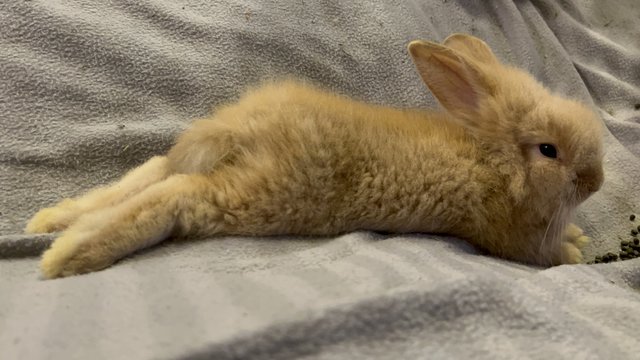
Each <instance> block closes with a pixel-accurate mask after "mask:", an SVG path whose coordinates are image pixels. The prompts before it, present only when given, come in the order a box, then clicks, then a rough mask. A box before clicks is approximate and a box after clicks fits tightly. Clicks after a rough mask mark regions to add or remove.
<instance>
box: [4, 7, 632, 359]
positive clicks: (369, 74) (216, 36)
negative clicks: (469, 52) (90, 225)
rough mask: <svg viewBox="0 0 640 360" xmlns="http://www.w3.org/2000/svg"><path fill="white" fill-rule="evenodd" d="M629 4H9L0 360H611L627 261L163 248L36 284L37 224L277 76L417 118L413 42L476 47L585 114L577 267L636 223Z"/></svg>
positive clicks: (337, 246)
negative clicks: (588, 193) (601, 164)
mask: <svg viewBox="0 0 640 360" xmlns="http://www.w3.org/2000/svg"><path fill="white" fill-rule="evenodd" d="M638 19H640V6H638V4H637V0H615V1H606V2H605V1H597V0H575V1H553V0H530V1H528V0H517V1H506V0H502V1H500V0H496V1H464V0H407V1H382V0H351V1H340V0H288V1H276V0H245V1H237V0H235V1H234V0H216V1H204V0H202V1H201V0H142V1H139V0H129V1H126V0H120V1H116V0H111V1H98V0H84V1H82V0H30V1H27V0H24V1H22V0H21V1H3V2H1V3H0V136H1V137H0V190H1V193H0V194H1V195H0V234H1V237H0V358H2V359H204V358H210V359H291V358H306V359H370V358H386V359H409V358H429V359H452V358H475V359H516V358H517V359H524V358H535V359H556V358H565V359H625V358H628V359H632V358H638V354H639V353H640V338H639V336H638V334H639V331H640V294H639V293H638V291H637V289H638V287H639V286H640V259H637V260H629V261H624V262H616V263H611V264H600V265H577V266H560V267H554V268H549V269H542V268H535V267H528V266H524V265H521V264H517V263H513V262H508V261H503V260H499V259H496V258H492V257H487V256H482V255H480V254H478V253H477V252H476V251H475V250H474V249H473V248H472V247H470V246H469V245H467V244H466V243H464V242H462V241H459V240H456V239H449V238H440V237H434V236H429V235H425V234H414V235H407V236H393V235H380V234H374V233H367V232H361V233H353V234H347V235H344V236H340V237H337V238H322V239H298V238H270V239H255V238H254V239H251V238H220V239H210V240H206V241H187V242H181V243H167V244H165V245H163V246H159V247H156V248H154V249H151V250H148V251H145V252H143V253H141V254H139V255H137V256H135V257H131V258H128V259H126V260H124V261H122V262H120V263H118V264H117V265H115V266H113V267H111V268H109V269H107V270H105V271H101V272H97V273H93V274H89V275H84V276H77V277H71V278H66V279H60V280H53V281H42V280H40V279H39V275H38V270H37V263H38V255H39V253H40V252H41V251H42V250H43V249H44V248H46V247H47V246H48V244H49V243H50V241H51V240H52V238H53V237H52V236H49V235H44V236H26V235H24V234H23V233H22V228H23V226H24V225H25V222H26V220H27V219H28V218H29V217H30V216H31V215H32V214H33V213H34V212H35V211H36V210H37V209H38V208H40V207H43V206H47V205H50V204H52V203H54V202H55V201H57V200H58V199H60V198H62V197H68V196H74V195H78V194H80V193H82V192H83V191H85V190H87V189H89V188H91V187H93V186H96V185H100V184H105V183H107V182H110V181H112V180H114V179H116V178H118V177H119V176H120V175H122V174H123V173H124V172H125V171H126V170H127V169H129V168H131V167H133V166H136V165H137V164H140V163H141V162H143V161H144V160H145V159H147V158H148V157H150V156H152V155H154V154H161V153H164V152H165V151H166V150H167V149H168V148H169V147H170V146H171V143H172V140H173V138H174V136H175V135H176V134H177V133H178V132H180V131H181V130H182V129H183V128H184V127H186V126H187V124H188V123H189V122H190V121H192V120H193V119H195V118H198V117H200V116H204V115H205V114H207V113H208V112H209V111H210V110H211V108H213V107H215V106H216V105H218V104H220V103H222V102H226V101H232V100H233V99H236V98H237V96H238V95H239V94H240V93H241V92H242V91H243V90H244V89H245V88H246V87H247V86H248V85H252V84H255V83H256V82H258V81H259V80H262V79H264V78H268V77H278V76H285V75H294V76H297V77H300V78H304V79H309V80H312V81H314V82H317V83H319V84H321V85H323V86H326V87H329V88H332V89H335V90H336V91H339V92H341V93H344V94H348V95H351V96H353V97H355V98H357V99H361V100H367V101H371V102H375V103H379V104H386V105H392V106H412V107H428V106H436V103H435V101H434V99H433V98H432V97H431V95H429V94H428V91H427V90H426V89H425V87H424V86H423V85H422V83H421V81H420V79H419V78H418V76H417V74H416V72H415V70H414V69H413V65H412V64H411V62H410V60H409V58H408V56H407V54H406V50H405V47H406V44H407V43H408V42H409V41H410V40H412V39H418V38H421V39H432V40H443V39H444V38H445V37H446V36H447V35H449V34H450V33H453V32H467V33H472V34H474V35H477V36H479V37H481V38H483V39H485V40H486V41H487V42H488V43H489V45H490V46H491V47H492V48H493V49H494V50H495V52H496V54H497V55H498V57H500V58H501V59H502V60H504V61H506V62H509V63H512V64H516V65H518V66H521V67H523V68H526V69H528V70H529V71H531V72H532V73H533V74H534V75H535V76H536V77H537V78H538V79H539V80H541V81H543V82H544V83H545V84H546V85H547V86H548V87H550V88H552V89H553V90H555V91H557V92H560V93H563V94H567V95H569V96H572V97H574V98H577V99H581V100H583V101H585V102H587V103H591V104H592V105H593V106H595V107H597V108H598V109H599V111H600V114H601V116H602V119H603V121H604V122H605V124H606V127H607V129H608V133H607V136H606V152H607V153H606V161H605V166H606V177H607V179H606V182H605V185H604V187H603V189H602V190H601V191H600V192H599V193H598V194H596V195H595V196H593V197H592V198H591V199H590V200H589V201H588V202H587V203H586V204H584V206H583V207H582V209H581V211H580V213H579V215H578V220H577V222H578V223H579V225H581V226H582V227H584V229H585V230H586V232H587V233H588V234H589V235H591V236H592V237H593V239H594V240H593V243H592V244H591V245H590V246H589V247H588V248H587V250H586V252H587V260H590V259H592V258H593V257H594V256H595V255H597V254H601V253H605V252H608V251H616V250H617V249H618V247H619V243H620V240H621V239H627V238H628V237H629V236H630V235H629V232H630V230H631V228H632V227H633V226H637V225H638V224H640V221H638V220H636V222H635V223H634V222H632V221H630V220H629V215H630V214H631V213H633V212H634V211H638V212H640V206H639V205H640V160H639V157H640V124H639V122H640V105H639V104H640V88H639V86H640V21H639V20H638Z"/></svg>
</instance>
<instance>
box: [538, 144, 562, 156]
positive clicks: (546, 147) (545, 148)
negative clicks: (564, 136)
mask: <svg viewBox="0 0 640 360" xmlns="http://www.w3.org/2000/svg"><path fill="white" fill-rule="evenodd" d="M538 148H539V149H540V153H541V154H542V155H544V156H546V157H548V158H552V159H555V158H557V157H558V152H557V151H556V147H555V146H553V145H551V144H540V146H539V147H538Z"/></svg>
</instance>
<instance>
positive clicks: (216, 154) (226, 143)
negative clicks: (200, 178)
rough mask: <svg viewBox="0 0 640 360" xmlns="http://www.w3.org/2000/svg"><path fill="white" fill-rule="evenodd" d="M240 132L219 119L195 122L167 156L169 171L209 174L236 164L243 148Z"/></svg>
mask: <svg viewBox="0 0 640 360" xmlns="http://www.w3.org/2000/svg"><path fill="white" fill-rule="evenodd" d="M237 130H238V129H235V128H234V127H233V125H232V124H229V123H225V122H223V121H218V120H217V119H205V120H198V121H195V122H194V123H193V124H192V125H191V126H190V128H189V129H188V130H187V131H185V132H184V133H183V134H182V135H181V136H180V137H179V138H178V141H177V142H176V144H175V145H174V146H173V148H171V150H170V151H169V153H168V154H167V159H168V162H169V168H170V169H171V171H172V172H173V173H176V174H197V173H199V174H207V173H210V172H211V171H212V170H213V169H214V168H215V167H216V166H217V165H219V164H221V163H230V162H232V161H233V159H234V158H235V155H237V151H235V150H237V149H238V148H239V146H240V144H239V143H238V140H239V139H238V138H239V136H238V135H239V134H238V131H237Z"/></svg>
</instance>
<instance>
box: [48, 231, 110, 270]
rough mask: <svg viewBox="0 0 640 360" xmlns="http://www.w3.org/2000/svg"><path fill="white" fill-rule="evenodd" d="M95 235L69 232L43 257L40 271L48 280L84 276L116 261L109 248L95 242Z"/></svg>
mask: <svg viewBox="0 0 640 360" xmlns="http://www.w3.org/2000/svg"><path fill="white" fill-rule="evenodd" d="M94 235H95V233H93V232H91V231H89V232H86V231H84V232H78V231H67V232H65V233H63V234H62V236H60V237H59V238H57V239H56V240H55V241H54V242H53V244H52V245H51V247H50V248H49V250H47V251H45V253H44V254H43V255H42V261H41V262H40V270H41V271H42V274H43V275H44V277H45V278H47V279H53V278H57V277H64V276H71V275H78V274H84V273H88V272H92V271H97V270H101V269H104V268H106V267H108V266H109V265H111V264H113V262H114V261H115V259H114V257H113V256H112V254H111V253H110V252H109V250H108V249H107V247H105V246H102V245H103V244H102V245H101V244H100V243H99V242H96V241H93V239H92V237H94Z"/></svg>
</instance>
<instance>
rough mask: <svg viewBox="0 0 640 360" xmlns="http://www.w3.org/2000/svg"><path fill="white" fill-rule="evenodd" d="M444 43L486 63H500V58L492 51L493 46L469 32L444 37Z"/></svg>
mask: <svg viewBox="0 0 640 360" xmlns="http://www.w3.org/2000/svg"><path fill="white" fill-rule="evenodd" d="M442 44H443V45H444V46H446V47H448V48H451V49H454V50H456V51H457V52H459V53H461V54H464V55H466V56H467V57H469V58H471V59H474V60H476V61H479V62H483V63H485V64H499V63H500V61H499V60H498V58H497V57H496V56H495V55H494V54H493V51H491V48H489V45H487V43H486V42H484V41H482V40H481V39H478V38H477V37H475V36H471V35H467V34H452V35H449V36H448V37H447V38H446V39H444V41H443V42H442Z"/></svg>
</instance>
